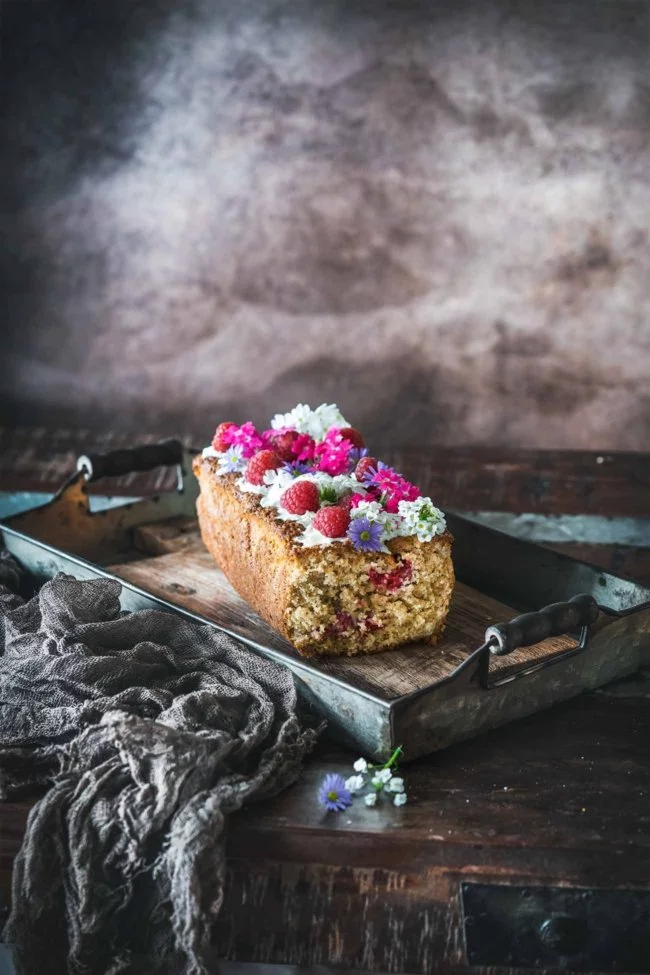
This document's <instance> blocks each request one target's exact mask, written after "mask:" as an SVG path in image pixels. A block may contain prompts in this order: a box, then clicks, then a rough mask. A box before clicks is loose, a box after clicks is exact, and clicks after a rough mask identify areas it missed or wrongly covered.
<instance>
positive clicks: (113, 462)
mask: <svg viewBox="0 0 650 975" xmlns="http://www.w3.org/2000/svg"><path fill="white" fill-rule="evenodd" d="M182 459H183V445H182V444H181V442H180V441H179V440H161V441H160V443H149V444H142V446H140V447H131V448H129V449H125V450H111V451H109V453H107V454H84V455H83V456H82V457H79V458H78V460H77V470H78V471H83V472H84V473H85V475H86V480H87V481H97V480H99V478H100V477H120V476H121V475H122V474H131V473H133V472H134V471H150V470H153V468H154V467H172V466H173V465H175V464H180V463H181V461H182Z"/></svg>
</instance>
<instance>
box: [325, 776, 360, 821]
mask: <svg viewBox="0 0 650 975" xmlns="http://www.w3.org/2000/svg"><path fill="white" fill-rule="evenodd" d="M318 801H319V802H320V803H321V804H322V805H323V806H325V808H326V809H327V810H328V812H343V810H344V809H347V808H348V806H351V805H352V796H351V795H350V790H349V789H347V788H346V784H345V779H344V778H343V776H342V775H336V774H333V773H330V774H329V775H326V776H325V778H324V779H323V781H322V782H321V784H320V788H319V790H318Z"/></svg>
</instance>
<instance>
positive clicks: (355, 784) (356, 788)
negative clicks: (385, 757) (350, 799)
mask: <svg viewBox="0 0 650 975" xmlns="http://www.w3.org/2000/svg"><path fill="white" fill-rule="evenodd" d="M364 784H365V780H364V778H363V775H351V776H350V778H349V779H346V780H345V788H346V789H347V790H348V791H349V792H351V793H352V794H353V795H356V793H357V792H361V790H362V789H363V786H364Z"/></svg>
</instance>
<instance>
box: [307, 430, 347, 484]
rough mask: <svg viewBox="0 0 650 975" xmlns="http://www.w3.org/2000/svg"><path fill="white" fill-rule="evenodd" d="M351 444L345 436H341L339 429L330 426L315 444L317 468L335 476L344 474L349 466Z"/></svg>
mask: <svg viewBox="0 0 650 975" xmlns="http://www.w3.org/2000/svg"><path fill="white" fill-rule="evenodd" d="M351 449H352V444H351V443H350V441H349V440H347V439H346V438H345V437H343V436H341V431H340V430H338V429H337V428H336V427H332V429H331V430H328V431H327V434H326V436H325V439H324V440H323V441H322V442H321V443H319V444H317V445H316V449H315V454H316V457H317V458H318V462H317V468H318V470H319V471H325V472H326V473H327V474H331V475H332V477H335V476H336V475H337V474H346V473H347V471H348V467H349V456H350V450H351Z"/></svg>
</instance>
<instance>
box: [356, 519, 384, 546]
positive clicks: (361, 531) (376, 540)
mask: <svg viewBox="0 0 650 975" xmlns="http://www.w3.org/2000/svg"><path fill="white" fill-rule="evenodd" d="M383 534H384V531H383V528H382V526H381V525H380V524H379V522H376V521H370V520H369V519H368V518H353V519H352V521H351V522H350V527H349V528H348V532H347V535H348V538H349V539H350V541H351V542H352V544H353V545H354V547H355V548H356V549H358V551H359V552H382V551H383V549H384V545H383Z"/></svg>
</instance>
